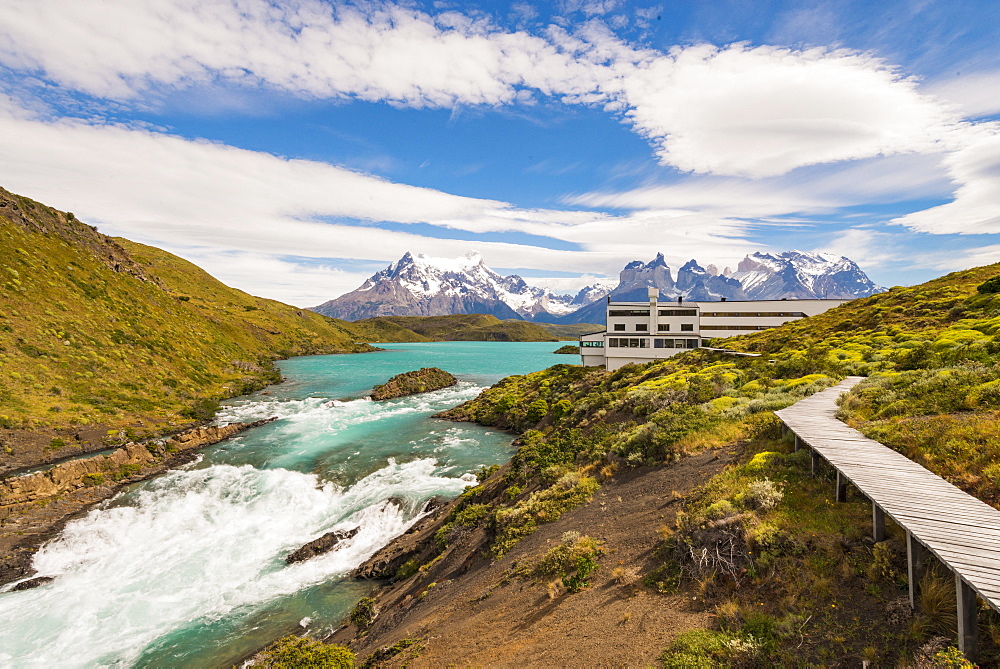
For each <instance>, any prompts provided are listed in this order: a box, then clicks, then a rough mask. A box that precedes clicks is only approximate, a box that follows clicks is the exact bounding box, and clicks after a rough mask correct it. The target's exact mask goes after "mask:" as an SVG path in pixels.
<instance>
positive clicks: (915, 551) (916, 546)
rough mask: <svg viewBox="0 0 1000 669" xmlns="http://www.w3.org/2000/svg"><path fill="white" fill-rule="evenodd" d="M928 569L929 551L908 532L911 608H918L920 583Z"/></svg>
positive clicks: (907, 571)
mask: <svg viewBox="0 0 1000 669" xmlns="http://www.w3.org/2000/svg"><path fill="white" fill-rule="evenodd" d="M926 568H927V550H926V549H925V548H924V547H923V546H922V545H921V544H920V542H919V541H917V538H916V537H914V536H913V534H912V533H911V532H910V531H909V530H907V531H906V575H907V581H909V584H910V608H911V609H916V608H917V599H919V597H920V581H921V580H923V578H924V572H925V571H926Z"/></svg>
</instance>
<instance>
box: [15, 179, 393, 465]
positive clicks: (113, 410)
mask: <svg viewBox="0 0 1000 669" xmlns="http://www.w3.org/2000/svg"><path fill="white" fill-rule="evenodd" d="M397 334H398V329H397V328H394V327H392V326H391V324H380V323H372V324H367V325H364V326H360V325H359V326H355V325H353V324H349V323H345V322H342V321H337V320H335V319H331V318H327V317H325V316H320V315H319V314H316V313H313V312H311V311H308V310H305V309H297V308H295V307H292V306H289V305H286V304H282V303H280V302H275V301H274V300H267V299H263V298H258V297H253V296H251V295H248V294H246V293H244V292H242V291H239V290H236V289H234V288H230V287H228V286H226V285H224V284H223V283H221V282H219V281H217V280H216V279H214V278H212V277H211V276H210V275H208V274H207V273H206V272H204V271H203V270H201V269H199V268H198V267H196V266H195V265H193V264H191V263H189V262H187V261H185V260H182V259H180V258H178V257H176V256H174V255H171V254H169V253H167V252H165V251H162V250H160V249H156V248H153V247H150V246H144V245H142V244H136V243H134V242H130V241H128V240H125V239H112V238H109V237H107V236H105V235H102V234H100V233H98V232H97V231H96V229H94V228H91V227H90V226H87V225H84V224H83V223H81V222H80V221H78V220H76V219H75V217H74V216H73V214H70V213H64V212H60V211H57V210H55V209H52V208H50V207H47V206H45V205H42V204H39V203H37V202H34V201H32V200H30V199H28V198H24V197H20V196H17V195H14V194H12V193H10V192H8V191H6V190H3V189H0V441H2V442H3V443H2V444H0V460H9V459H14V460H22V459H23V458H21V457H20V456H24V455H25V453H24V452H22V451H25V450H28V451H35V450H37V447H38V446H39V443H41V442H44V446H45V447H46V448H49V447H50V441H51V449H58V448H59V447H60V444H61V443H65V442H67V441H73V440H74V439H75V440H76V441H80V440H81V439H82V440H84V441H88V442H91V445H92V446H96V445H97V444H96V443H95V442H99V441H101V440H102V439H111V438H113V437H117V436H118V431H122V432H123V433H127V434H130V435H133V436H143V435H150V434H155V433H159V432H162V431H164V430H167V429H176V428H178V427H180V426H181V425H182V424H185V423H191V422H192V421H193V420H197V419H202V418H206V417H209V416H211V414H212V410H213V408H214V406H215V402H216V400H218V399H219V398H224V397H230V396H234V395H239V394H242V393H245V392H248V391H250V390H252V389H255V388H260V387H262V386H263V385H265V384H268V383H273V382H276V381H278V380H280V378H279V375H278V373H277V370H276V368H275V367H274V365H273V361H274V360H275V359H277V358H283V357H287V356H291V355H304V354H313V353H348V352H360V351H370V350H373V349H372V348H371V347H370V346H368V345H367V344H364V343H360V342H364V341H367V340H375V339H378V340H392V339H393V337H395V336H396V335H397ZM81 435H82V436H81ZM36 455H37V456H38V457H39V458H42V459H48V458H49V457H50V456H52V455H57V454H45V455H42V454H36ZM33 457H34V456H33Z"/></svg>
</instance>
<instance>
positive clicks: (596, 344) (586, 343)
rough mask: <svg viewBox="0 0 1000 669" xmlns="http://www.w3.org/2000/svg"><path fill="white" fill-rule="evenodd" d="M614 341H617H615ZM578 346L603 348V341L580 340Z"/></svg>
mask: <svg viewBox="0 0 1000 669" xmlns="http://www.w3.org/2000/svg"><path fill="white" fill-rule="evenodd" d="M615 343H617V341H616V342H615ZM580 348H604V342H603V341H582V342H580Z"/></svg>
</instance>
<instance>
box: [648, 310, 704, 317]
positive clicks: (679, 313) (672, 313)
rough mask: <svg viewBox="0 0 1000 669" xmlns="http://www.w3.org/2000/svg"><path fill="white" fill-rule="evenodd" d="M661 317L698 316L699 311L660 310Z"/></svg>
mask: <svg viewBox="0 0 1000 669" xmlns="http://www.w3.org/2000/svg"><path fill="white" fill-rule="evenodd" d="M658 313H659V314H660V315H661V316H697V315H698V310H697V309H660V310H659V311H658Z"/></svg>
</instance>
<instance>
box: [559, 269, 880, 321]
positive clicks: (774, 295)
mask: <svg viewBox="0 0 1000 669" xmlns="http://www.w3.org/2000/svg"><path fill="white" fill-rule="evenodd" d="M736 270H737V271H736V272H731V271H730V270H729V268H728V267H727V268H726V269H725V270H723V271H722V272H719V270H718V268H717V267H715V265H709V266H708V267H707V268H705V267H702V266H701V265H699V264H698V263H697V262H696V261H695V260H691V261H689V262H687V263H685V264H684V265H683V266H682V267H681V268H680V269H679V270H678V271H677V277H676V279H675V278H674V276H673V274H672V272H671V270H670V267H668V266H667V263H666V260H664V258H663V254H662V253H658V254H657V255H656V258H654V259H653V260H651V261H650V262H648V263H644V262H642V261H640V260H635V261H632V262H630V263H629V264H627V265H626V266H625V269H623V270H622V272H621V275H620V281H619V283H618V285H617V286H616V287H615V288H614V289H613V290H612V291H611V292H610V293H608V295H610V297H611V299H612V300H618V301H621V302H644V301H645V300H646V297H647V291H648V289H649V288H657V289H659V291H660V297H661V298H663V299H675V298H677V297H684V299H687V300H693V301H696V302H698V301H702V302H713V301H717V300H721V299H723V298H725V299H727V300H778V299H781V298H786V299H810V298H827V299H853V298H856V297H866V296H868V295H872V294H873V293H880V292H882V291H884V290H885V289H884V288H882V287H880V286H877V285H875V284H874V283H873V282H872V280H871V279H869V278H868V276H867V275H866V274H865V273H864V272H863V271H862V270H861V268H860V267H858V266H857V264H856V263H855V262H854V261H852V260H850V259H849V258H845V257H842V256H835V255H831V254H829V253H804V252H802V251H785V252H783V253H760V252H757V253H754V254H752V255H748V256H746V257H745V258H744V259H743V260H742V261H740V264H739V265H738V266H737V268H736ZM604 311H605V306H604V302H603V301H598V302H592V303H591V304H589V305H584V306H583V307H581V308H579V309H577V310H576V311H574V312H573V313H571V314H569V315H567V316H564V317H562V318H560V319H559V322H560V323H603V322H604Z"/></svg>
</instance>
